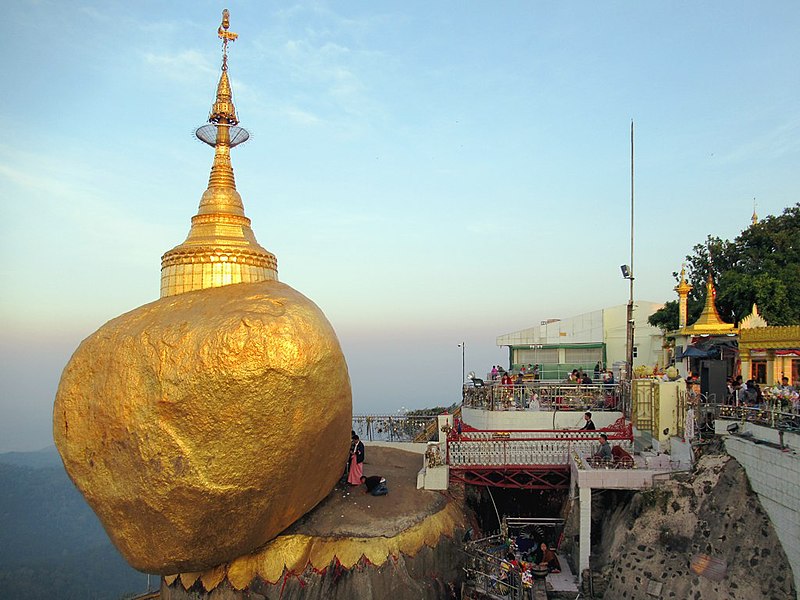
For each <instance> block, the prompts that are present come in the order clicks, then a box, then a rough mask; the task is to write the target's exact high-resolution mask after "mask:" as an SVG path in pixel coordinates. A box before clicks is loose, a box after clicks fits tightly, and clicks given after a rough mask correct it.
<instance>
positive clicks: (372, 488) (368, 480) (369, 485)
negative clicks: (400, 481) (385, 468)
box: [361, 475, 389, 496]
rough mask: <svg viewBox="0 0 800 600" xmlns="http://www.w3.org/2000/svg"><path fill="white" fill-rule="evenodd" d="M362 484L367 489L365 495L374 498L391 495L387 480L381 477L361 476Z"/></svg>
mask: <svg viewBox="0 0 800 600" xmlns="http://www.w3.org/2000/svg"><path fill="white" fill-rule="evenodd" d="M361 483H363V484H364V487H365V488H366V489H365V490H364V493H365V494H367V493H369V494H372V495H373V496H385V495H386V494H388V493H389V488H388V487H386V479H384V478H383V477H381V476H380V475H372V476H370V477H365V476H363V475H362V476H361Z"/></svg>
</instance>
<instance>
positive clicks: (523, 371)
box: [490, 361, 615, 387]
mask: <svg viewBox="0 0 800 600" xmlns="http://www.w3.org/2000/svg"><path fill="white" fill-rule="evenodd" d="M490 377H491V380H492V381H496V382H499V383H500V385H503V386H509V387H510V386H514V385H523V384H524V383H526V381H530V380H531V379H533V380H534V381H538V380H539V379H540V378H541V369H540V367H539V365H538V364H536V365H534V364H528V365H527V366H525V365H522V366H520V368H519V369H518V370H517V373H516V375H514V373H513V371H512V370H506V369H504V368H503V367H502V366H501V365H492V370H491V371H490ZM564 381H565V383H580V384H584V385H595V384H598V383H602V384H604V385H612V384H614V383H615V379H614V373H613V372H612V371H610V370H607V369H606V368H605V367H604V366H603V365H601V363H600V362H599V361H598V362H597V364H596V365H595V367H594V371H593V372H592V373H591V374H590V373H589V372H588V371H584V370H583V369H582V368H579V369H573V370H572V371H571V372H570V373H569V374H568V375H567V377H566V379H565V380H564Z"/></svg>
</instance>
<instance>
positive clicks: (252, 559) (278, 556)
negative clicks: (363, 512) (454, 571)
mask: <svg viewBox="0 0 800 600" xmlns="http://www.w3.org/2000/svg"><path fill="white" fill-rule="evenodd" d="M463 524H464V515H463V513H462V511H461V508H460V507H459V506H457V505H456V503H455V502H448V503H447V506H445V507H444V508H443V509H442V510H440V511H439V512H437V513H435V514H433V515H431V516H429V517H427V518H425V519H423V520H422V521H420V522H419V523H417V524H416V525H414V526H412V527H410V528H409V529H406V530H405V531H403V532H401V533H399V534H398V535H396V536H394V537H390V538H387V537H342V538H323V537H313V536H309V535H303V534H294V535H281V536H278V537H277V538H275V539H274V540H272V541H271V542H268V543H267V544H266V545H264V546H263V547H262V548H261V549H260V550H258V551H256V552H255V553H253V554H249V555H247V556H240V557H239V558H237V559H235V560H233V561H232V562H230V563H228V564H226V565H220V566H218V567H215V568H213V569H209V570H207V571H204V572H202V573H180V574H178V575H166V576H164V582H165V583H166V584H167V585H168V586H170V585H173V584H174V583H175V581H176V580H178V579H180V583H181V585H182V586H183V587H184V588H185V589H187V590H188V589H189V588H191V587H192V586H193V585H194V584H195V583H196V582H197V581H198V580H200V583H201V584H202V586H203V588H205V590H206V591H211V590H213V589H214V588H216V587H217V586H218V585H219V584H220V583H222V581H224V580H225V579H226V578H227V580H228V582H230V584H231V585H232V586H233V587H234V588H235V589H237V590H243V589H245V588H246V587H247V586H248V585H250V583H251V582H252V581H253V579H255V578H256V577H257V576H258V577H260V578H261V579H263V580H264V581H266V582H268V583H275V582H277V581H278V580H280V579H281V577H283V574H284V570H286V571H289V572H292V573H298V574H299V573H302V572H303V571H304V570H305V569H306V567H308V566H309V565H310V566H311V567H312V568H313V569H315V570H318V571H322V570H324V569H326V568H327V567H328V566H329V565H330V564H331V563H332V562H333V561H338V563H339V564H340V565H341V566H342V567H344V568H345V569H351V568H353V567H354V566H355V565H356V564H358V562H359V561H360V560H361V559H362V557H363V558H364V559H365V560H367V561H368V562H369V563H371V564H372V565H375V566H377V567H380V566H382V565H383V564H384V563H386V561H387V560H389V558H390V557H397V556H399V555H400V554H405V555H406V556H415V555H416V554H417V553H418V552H419V551H420V550H421V549H422V547H423V546H428V547H429V548H435V547H436V545H437V544H438V543H439V540H440V538H441V537H442V536H446V537H449V538H452V537H453V534H454V532H455V530H456V528H458V527H460V526H463Z"/></svg>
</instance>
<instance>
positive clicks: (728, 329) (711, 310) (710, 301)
mask: <svg viewBox="0 0 800 600" xmlns="http://www.w3.org/2000/svg"><path fill="white" fill-rule="evenodd" d="M716 295H717V292H716V290H715V289H714V280H713V279H712V277H711V273H709V274H708V280H707V281H706V304H705V306H704V307H703V312H702V313H700V316H699V317H698V319H697V321H695V322H694V323H692V324H691V325H690V326H689V327H686V328H685V329H684V331H685V332H686V333H690V334H695V335H702V334H715V333H732V332H733V331H734V326H733V323H726V322H725V321H723V320H722V319H721V318H720V316H719V313H718V312H717V307H716V304H715V303H714V301H715V298H716Z"/></svg>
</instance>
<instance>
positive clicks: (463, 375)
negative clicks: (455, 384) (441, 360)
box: [458, 342, 467, 384]
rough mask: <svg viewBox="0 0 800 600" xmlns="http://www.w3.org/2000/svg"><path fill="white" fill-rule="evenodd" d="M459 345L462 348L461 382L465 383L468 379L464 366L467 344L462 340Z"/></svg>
mask: <svg viewBox="0 0 800 600" xmlns="http://www.w3.org/2000/svg"><path fill="white" fill-rule="evenodd" d="M458 347H459V348H461V383H462V384H463V383H464V381H466V379H467V376H466V369H465V368H464V352H465V351H466V347H467V345H466V344H465V343H464V342H461V343H460V344H459V345H458Z"/></svg>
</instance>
